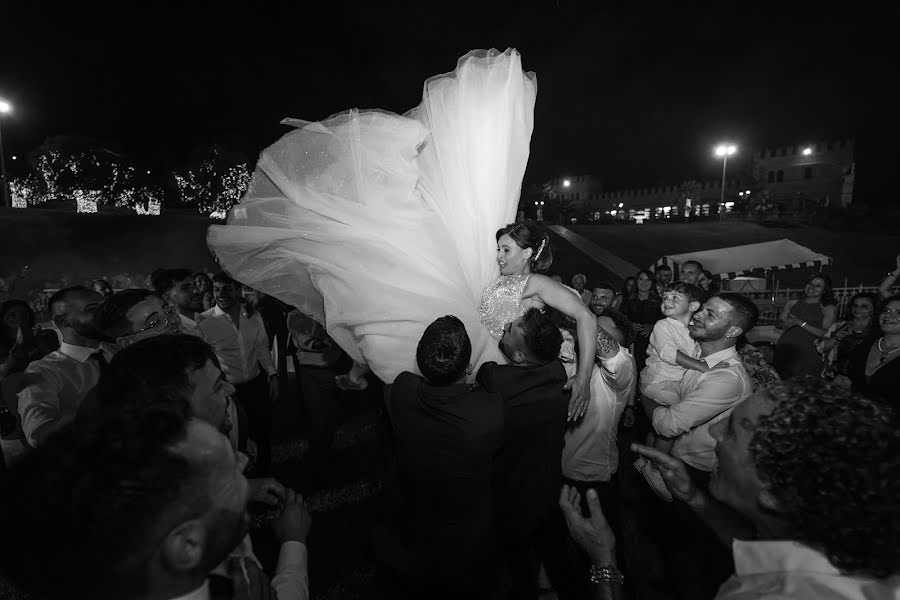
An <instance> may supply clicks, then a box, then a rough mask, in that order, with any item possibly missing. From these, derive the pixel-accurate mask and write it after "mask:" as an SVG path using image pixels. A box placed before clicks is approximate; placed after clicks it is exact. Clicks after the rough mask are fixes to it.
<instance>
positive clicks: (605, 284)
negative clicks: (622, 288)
mask: <svg viewBox="0 0 900 600" xmlns="http://www.w3.org/2000/svg"><path fill="white" fill-rule="evenodd" d="M591 290H610V291H612V292H615V291H616V288H614V287H613V285H612V284H611V283H610V282H608V281H601V282H600V283H596V284H594V285H592V286H591Z"/></svg>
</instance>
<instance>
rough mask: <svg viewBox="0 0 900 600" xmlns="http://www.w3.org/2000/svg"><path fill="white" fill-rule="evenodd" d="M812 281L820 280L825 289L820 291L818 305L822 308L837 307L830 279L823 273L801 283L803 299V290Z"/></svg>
mask: <svg viewBox="0 0 900 600" xmlns="http://www.w3.org/2000/svg"><path fill="white" fill-rule="evenodd" d="M813 279H821V280H822V281H824V282H825V287H824V288H823V289H822V295H821V296H819V304H821V305H822V306H837V300H836V299H835V297H834V287H833V286H832V284H831V277H829V276H828V275H825V274H824V273H816V274H815V275H813V276H812V277H810V278H809V279H807V280H806V281H805V282H804V283H803V288H804V292H803V293H804V297H805V295H806V292H805V288H806V286H807V284H808V283H809V282H810V281H812V280H813Z"/></svg>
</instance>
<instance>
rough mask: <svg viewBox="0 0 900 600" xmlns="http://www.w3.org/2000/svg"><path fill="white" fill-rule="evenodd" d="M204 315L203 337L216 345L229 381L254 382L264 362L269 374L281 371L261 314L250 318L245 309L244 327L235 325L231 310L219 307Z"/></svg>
mask: <svg viewBox="0 0 900 600" xmlns="http://www.w3.org/2000/svg"><path fill="white" fill-rule="evenodd" d="M200 316H201V320H200V331H201V332H202V333H203V336H204V338H203V339H205V340H206V341H207V342H208V343H209V345H210V346H212V347H213V350H214V351H215V353H216V356H217V357H218V358H219V363H220V366H221V367H222V372H223V373H224V374H225V379H227V380H228V383H231V384H233V385H234V384H239V383H246V382H248V381H250V380H251V379H253V378H254V377H256V376H257V375H259V365H260V364H261V365H262V366H263V368H264V369H265V371H266V374H267V375H274V374H275V373H277V372H278V369H276V368H275V361H274V359H273V358H272V352H271V351H270V350H269V336H268V335H267V334H266V326H265V325H264V324H263V320H262V317H261V316H260V315H259V313H254V314H253V316H252V317H248V316H247V315H245V314H244V311H243V310H241V315H240V320H241V322H240V330H238V329H237V328H236V327H235V326H234V322H233V321H232V320H231V317H230V316H229V315H228V313H226V312H225V311H223V310H222V309H220V308H219V307H218V306H214V307H212V308H211V309H209V310H208V311H206V312H204V313H202V314H201V315H200Z"/></svg>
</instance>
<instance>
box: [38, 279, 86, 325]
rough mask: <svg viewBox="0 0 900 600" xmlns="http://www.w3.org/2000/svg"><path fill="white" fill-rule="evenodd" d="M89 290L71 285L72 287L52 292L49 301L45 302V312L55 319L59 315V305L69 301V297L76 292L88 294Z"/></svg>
mask: <svg viewBox="0 0 900 600" xmlns="http://www.w3.org/2000/svg"><path fill="white" fill-rule="evenodd" d="M89 291H91V290H89V289H87V288H86V287H84V286H83V285H73V286H72V287H67V288H63V289H61V290H59V291H57V292H54V293H53V295H52V296H50V299H49V300H47V310H48V311H49V313H50V316H51V317H55V316H56V315H58V314H60V310H61V309H60V305H61V304H65V303H66V302H67V301H68V300H69V296H71V295H72V294H74V293H76V292H89Z"/></svg>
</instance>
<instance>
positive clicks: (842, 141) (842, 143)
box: [841, 140, 847, 148]
mask: <svg viewBox="0 0 900 600" xmlns="http://www.w3.org/2000/svg"><path fill="white" fill-rule="evenodd" d="M846 147H847V140H841V148H846Z"/></svg>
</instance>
